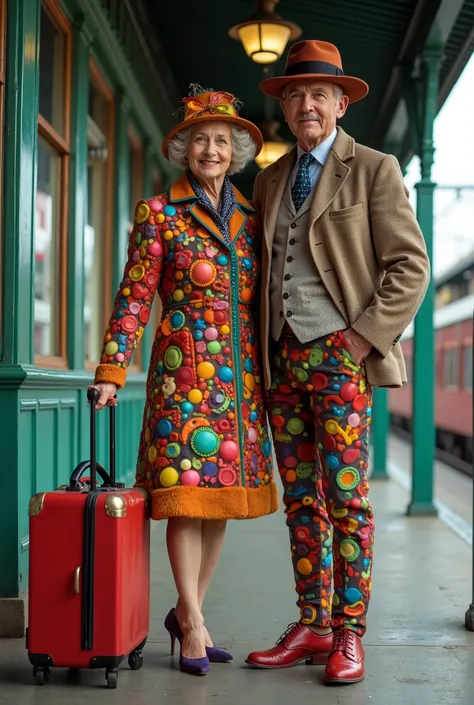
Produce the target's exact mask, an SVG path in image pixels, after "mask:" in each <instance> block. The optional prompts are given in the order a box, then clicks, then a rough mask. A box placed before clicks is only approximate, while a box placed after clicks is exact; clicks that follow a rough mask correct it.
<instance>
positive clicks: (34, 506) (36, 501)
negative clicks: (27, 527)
mask: <svg viewBox="0 0 474 705" xmlns="http://www.w3.org/2000/svg"><path fill="white" fill-rule="evenodd" d="M45 496H46V492H38V494H34V495H33V497H32V498H31V499H30V503H29V505H28V516H30V517H35V516H37V515H38V514H41V512H42V510H43V504H44V498H45Z"/></svg>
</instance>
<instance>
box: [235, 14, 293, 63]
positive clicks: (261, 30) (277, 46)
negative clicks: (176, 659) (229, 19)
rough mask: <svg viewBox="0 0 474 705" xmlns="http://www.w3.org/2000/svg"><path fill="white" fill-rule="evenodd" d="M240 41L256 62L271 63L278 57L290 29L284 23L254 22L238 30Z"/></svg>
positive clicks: (282, 50) (283, 48)
mask: <svg viewBox="0 0 474 705" xmlns="http://www.w3.org/2000/svg"><path fill="white" fill-rule="evenodd" d="M238 33H239V37H240V41H241V42H242V44H243V47H244V49H245V51H246V53H247V56H249V57H250V58H251V59H253V61H255V62H256V63H257V64H272V63H273V62H274V61H277V59H279V58H280V56H281V55H282V54H283V52H284V51H285V47H286V45H287V43H288V40H289V38H290V36H291V29H290V27H287V25H284V24H275V23H271V22H255V23H254V24H246V25H243V26H242V27H240V29H239V30H238Z"/></svg>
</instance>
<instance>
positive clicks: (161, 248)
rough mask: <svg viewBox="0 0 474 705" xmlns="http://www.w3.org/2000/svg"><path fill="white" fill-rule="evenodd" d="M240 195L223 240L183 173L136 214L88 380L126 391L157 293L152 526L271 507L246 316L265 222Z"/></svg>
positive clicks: (144, 479)
mask: <svg viewBox="0 0 474 705" xmlns="http://www.w3.org/2000/svg"><path fill="white" fill-rule="evenodd" d="M235 195H236V199H237V208H236V209H235V212H234V214H233V215H232V217H231V219H230V222H229V233H230V243H226V241H225V239H224V237H223V236H222V234H221V233H220V231H219V229H218V228H217V227H216V225H215V223H214V222H213V220H212V219H211V218H210V216H209V214H208V213H207V212H206V211H205V210H204V209H203V208H202V207H201V206H199V204H198V203H197V199H196V196H195V194H194V191H193V190H192V188H191V186H190V184H189V180H188V178H187V177H186V176H183V177H182V178H181V179H180V181H178V182H177V183H176V184H174V186H173V187H172V188H171V189H170V192H169V194H164V195H160V196H155V197H154V198H152V199H150V200H149V201H140V202H139V204H138V205H137V208H136V210H135V225H134V229H133V232H132V234H131V238H130V245H129V250H128V261H127V264H126V266H125V272H124V277H123V280H122V283H121V285H120V289H119V291H118V294H117V297H116V300H115V306H114V311H113V314H112V317H111V319H110V322H109V326H108V329H107V333H106V336H105V340H104V347H103V353H102V358H101V364H100V365H99V366H98V368H97V371H96V378H95V381H96V383H99V382H113V383H115V384H117V386H119V387H122V386H123V384H124V383H125V377H126V370H127V366H128V364H129V362H130V359H131V357H132V354H133V352H134V350H135V348H136V346H137V344H138V342H139V340H140V338H141V335H142V334H143V329H144V326H145V325H146V322H147V321H148V318H149V311H150V308H151V305H152V302H153V297H154V295H155V292H156V291H158V292H159V295H160V298H161V302H162V305H163V313H162V319H161V322H160V324H159V326H158V330H157V331H156V336H155V341H154V345H153V350H152V355H151V361H150V367H149V371H148V380H147V390H146V406H145V412H144V418H143V427H142V432H141V436H140V446H139V452H138V462H137V483H136V484H137V486H140V487H144V488H145V489H147V490H148V491H149V492H150V493H151V497H152V517H153V518H155V519H163V518H167V517H170V516H186V517H195V518H203V519H246V518H254V517H258V516H263V515H265V514H270V513H272V512H274V511H276V510H277V508H278V499H277V489H276V485H275V483H274V481H273V474H272V457H271V444H270V442H269V437H268V430H267V425H266V415H265V411H264V407H263V398H262V386H261V382H262V380H261V363H260V350H259V345H258V339H257V331H256V327H255V323H254V320H253V315H252V308H253V306H255V305H258V303H257V300H256V298H255V295H256V292H257V283H258V276H259V265H258V261H257V259H256V256H255V253H256V251H258V247H259V239H260V235H261V232H260V224H259V222H258V219H257V215H256V213H255V212H254V209H253V207H252V206H251V204H250V203H249V202H248V201H247V200H246V199H245V198H244V197H243V196H242V195H241V194H240V193H239V192H238V191H237V190H236V189H235ZM145 312H146V313H145Z"/></svg>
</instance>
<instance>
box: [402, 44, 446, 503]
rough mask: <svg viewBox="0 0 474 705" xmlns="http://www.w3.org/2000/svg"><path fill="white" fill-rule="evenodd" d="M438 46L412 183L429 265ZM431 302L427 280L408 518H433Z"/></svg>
mask: <svg viewBox="0 0 474 705" xmlns="http://www.w3.org/2000/svg"><path fill="white" fill-rule="evenodd" d="M441 59H442V47H441V46H440V45H439V44H437V43H433V44H428V45H427V47H426V49H425V51H424V53H423V60H424V65H425V68H426V72H425V74H424V81H423V85H424V91H423V99H424V100H423V103H422V106H421V107H422V108H423V111H422V113H421V114H422V115H423V123H422V126H421V127H422V129H421V130H420V133H421V145H420V150H419V153H420V162H421V179H420V181H419V182H418V184H416V190H417V218H418V222H419V224H420V227H421V229H422V231H423V235H424V238H425V243H426V249H427V251H428V256H429V259H430V263H432V262H433V218H434V210H433V199H434V189H435V183H434V182H433V181H432V179H431V168H432V166H433V161H434V152H435V150H434V139H433V123H434V120H435V117H436V114H437V107H438V106H437V102H438V79H439V67H440V63H441ZM434 304H435V286H434V280H433V277H431V278H430V284H429V286H428V291H427V293H426V296H425V298H424V300H423V303H422V305H421V307H420V309H419V311H418V314H417V316H416V318H415V336H414V354H413V446H412V495H411V502H410V504H409V506H408V508H407V512H408V514H411V515H432V514H436V511H437V510H436V507H435V505H434V502H433V472H434V461H435V445H436V444H435V426H434V400H435V399H434V387H435V349H434V318H433V313H434Z"/></svg>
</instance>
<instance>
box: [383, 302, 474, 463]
mask: <svg viewBox="0 0 474 705" xmlns="http://www.w3.org/2000/svg"><path fill="white" fill-rule="evenodd" d="M473 310H474V295H470V296H466V297H464V298H462V299H459V300H458V301H454V302H453V303H451V304H448V305H447V306H443V307H441V308H439V309H437V310H436V311H435V341H436V342H435V349H436V380H435V384H436V410H435V423H436V442H437V446H438V448H439V449H440V450H441V451H444V452H445V453H448V454H449V455H450V456H453V459H455V463H454V464H457V465H458V467H460V469H466V470H467V469H468V468H469V467H470V466H471V463H472V397H471V395H472V329H473V322H472V321H473ZM401 342H402V348H403V352H404V355H405V359H406V363H407V371H408V380H409V383H408V384H406V385H405V387H403V388H402V389H396V390H391V392H390V402H389V403H390V412H391V415H392V423H393V425H394V426H395V428H401V429H403V430H405V431H411V417H412V386H411V381H412V357H413V326H410V327H409V328H408V329H407V330H406V332H405V334H404V336H403V337H402V341H401ZM456 461H458V462H457V463H456Z"/></svg>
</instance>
